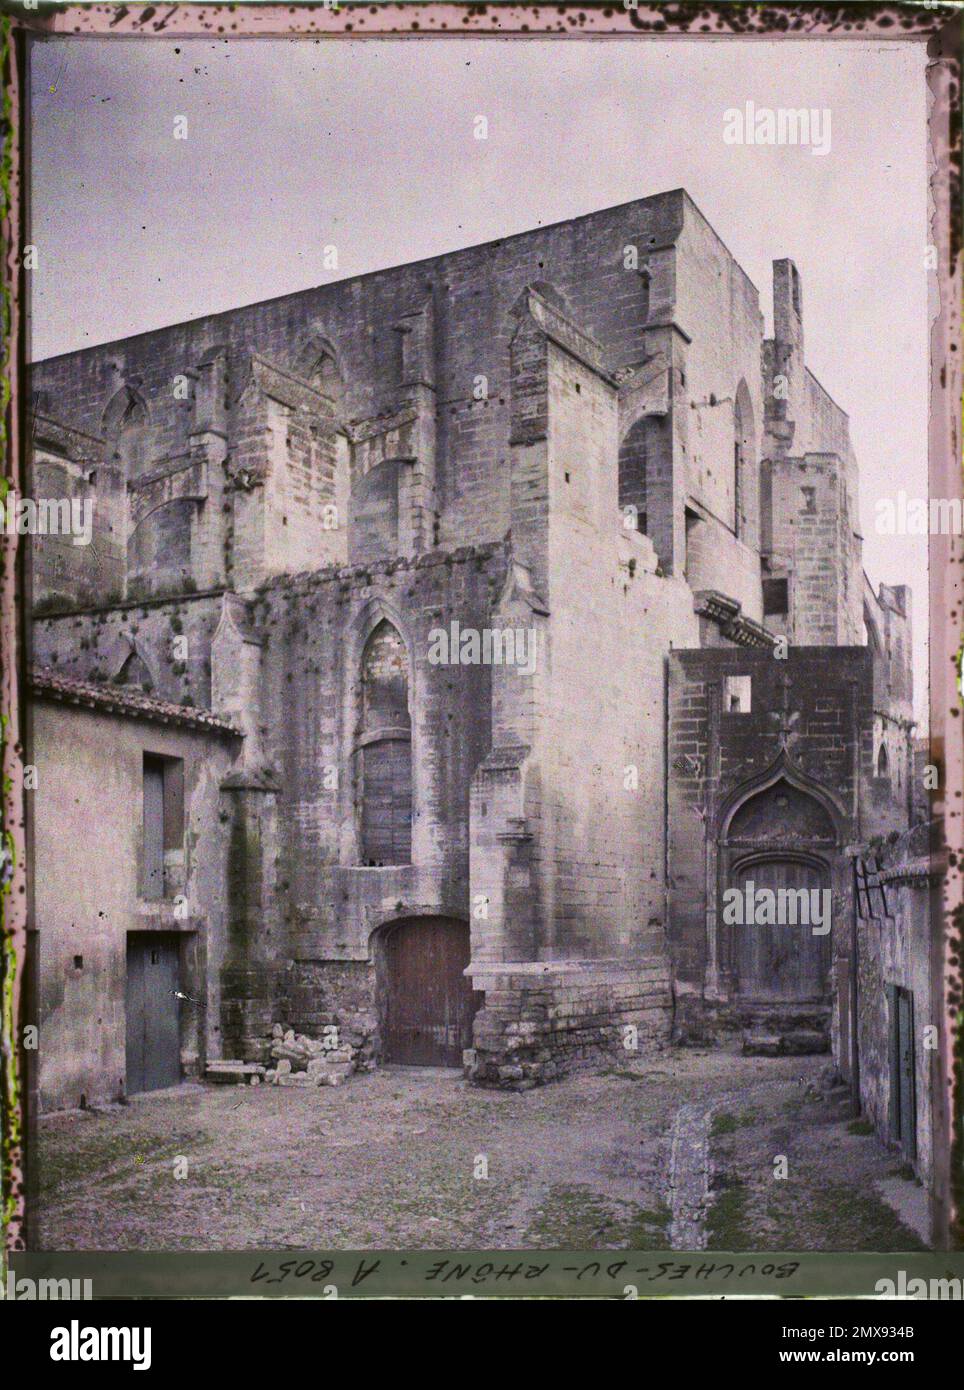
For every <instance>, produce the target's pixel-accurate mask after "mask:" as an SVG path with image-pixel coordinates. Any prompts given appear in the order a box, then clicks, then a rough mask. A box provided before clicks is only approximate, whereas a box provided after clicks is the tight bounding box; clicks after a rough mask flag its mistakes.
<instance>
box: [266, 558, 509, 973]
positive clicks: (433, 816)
mask: <svg viewBox="0 0 964 1390" xmlns="http://www.w3.org/2000/svg"><path fill="white" fill-rule="evenodd" d="M505 564H506V561H505V556H504V553H503V548H502V547H501V546H490V547H482V548H477V549H469V548H466V549H463V550H461V551H458V552H455V553H454V554H449V555H446V554H440V553H436V554H433V555H430V556H423V557H422V558H420V559H418V560H413V561H410V562H409V561H403V560H393V561H389V562H384V561H383V562H381V563H379V564H374V565H372V566H371V567H370V568H365V567H361V566H359V567H351V568H348V569H344V570H338V571H321V572H319V573H317V574H313V575H305V576H301V577H300V578H299V579H298V580H297V581H296V582H294V583H291V582H284V583H273V584H269V585H267V586H265V587H264V589H263V590H262V591H261V593H260V594H259V596H258V598H257V600H256V601H255V602H254V603H253V605H252V617H253V623H254V626H255V628H256V630H257V631H258V632H259V633H260V634H261V637H262V640H263V643H264V648H263V656H262V663H263V669H262V677H261V691H262V703H261V708H260V722H261V724H262V726H263V730H264V733H263V739H264V750H265V758H266V762H267V764H268V766H269V767H270V769H271V770H272V772H273V773H274V774H275V776H276V782H277V785H278V787H279V789H280V791H279V811H278V814H279V817H280V820H281V823H282V824H283V825H284V828H285V833H284V845H283V850H282V855H283V863H282V869H281V878H282V883H283V900H284V906H283V909H282V910H283V913H284V919H283V922H282V923H278V924H277V925H278V929H279V930H280V931H282V933H283V935H282V938H281V940H280V941H279V943H278V948H277V949H278V951H279V953H281V952H283V953H285V954H287V955H289V956H290V957H292V958H293V959H295V960H306V961H311V960H357V961H367V960H368V959H369V958H370V937H371V933H372V932H373V931H374V930H375V929H376V928H377V927H379V926H381V925H382V924H383V923H385V922H386V921H389V920H392V919H394V918H398V917H403V916H417V915H419V914H432V913H438V914H442V915H456V916H461V917H463V918H464V917H466V916H467V915H468V906H469V903H468V853H469V850H468V801H469V784H470V781H471V778H472V774H473V772H474V770H475V767H476V766H477V765H478V763H479V762H481V761H482V759H483V758H484V756H485V754H486V753H487V752H488V749H489V743H490V737H491V733H490V723H489V718H488V711H489V709H490V701H491V697H490V687H491V668H489V667H487V666H484V665H481V664H479V665H462V664H447V665H443V664H433V662H432V661H430V659H429V653H430V650H431V647H432V643H431V638H430V634H431V633H432V631H433V630H436V629H444V630H446V631H449V630H450V627H451V624H452V623H453V622H458V623H459V624H460V627H461V628H463V629H464V628H475V629H479V630H481V629H483V628H485V627H486V626H487V625H488V622H489V615H490V612H491V608H492V605H493V603H494V596H495V595H497V594H498V592H499V590H500V588H501V585H502V582H503V579H504V575H505ZM385 618H387V620H388V621H389V622H391V623H392V624H393V625H394V626H395V627H396V628H397V630H398V632H399V633H400V635H401V637H402V640H403V642H404V643H405V646H406V650H407V657H408V677H409V702H410V710H411V732H412V768H413V779H414V780H413V811H412V862H411V864H408V865H400V866H395V867H384V868H368V867H364V866H363V865H362V863H361V853H360V841H359V821H358V814H359V806H358V797H357V787H356V785H355V778H354V769H355V763H356V750H357V744H356V736H357V732H358V721H359V708H358V700H359V693H360V679H361V656H362V651H363V648H364V645H365V641H366V640H367V637H368V636H369V634H370V632H371V631H372V630H373V629H374V628H375V626H377V624H378V623H379V622H380V621H381V620H382V619H385ZM282 942H283V946H282Z"/></svg>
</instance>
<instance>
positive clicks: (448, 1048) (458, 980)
mask: <svg viewBox="0 0 964 1390" xmlns="http://www.w3.org/2000/svg"><path fill="white" fill-rule="evenodd" d="M468 963H469V929H468V926H466V925H465V924H464V923H462V922H454V921H451V920H449V919H447V918H444V917H427V918H422V919H419V920H414V921H410V922H399V923H398V924H397V925H395V926H393V927H391V928H390V929H389V930H388V932H387V933H386V935H385V937H384V943H383V952H382V961H381V972H382V982H381V994H382V1045H383V1049H384V1055H385V1060H386V1061H387V1062H400V1063H404V1064H405V1065H408V1066H423V1067H458V1066H461V1065H462V1052H463V1050H464V1049H465V1048H468V1047H471V1046H472V1019H473V1018H474V1016H475V1011H476V1009H477V1008H478V1003H479V998H480V996H479V995H478V994H477V993H475V992H474V991H473V990H472V986H471V984H470V982H469V980H468V979H467V978H466V977H465V975H464V974H463V972H464V970H465V967H466V966H467V965H468Z"/></svg>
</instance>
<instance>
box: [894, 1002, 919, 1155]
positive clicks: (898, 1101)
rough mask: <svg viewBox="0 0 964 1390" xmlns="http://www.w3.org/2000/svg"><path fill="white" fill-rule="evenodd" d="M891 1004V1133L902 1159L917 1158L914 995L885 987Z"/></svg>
mask: <svg viewBox="0 0 964 1390" xmlns="http://www.w3.org/2000/svg"><path fill="white" fill-rule="evenodd" d="M887 995H888V999H889V1003H890V1030H891V1032H890V1134H891V1138H892V1139H893V1140H894V1141H895V1142H896V1143H898V1144H899V1145H900V1148H901V1153H902V1154H903V1157H904V1158H905V1159H906V1160H907V1161H908V1162H909V1163H912V1162H913V1161H914V1159H915V1158H916V1157H917V1093H916V1086H915V1066H914V996H913V994H912V993H911V992H910V990H908V989H902V988H901V987H900V986H899V985H888V986H887Z"/></svg>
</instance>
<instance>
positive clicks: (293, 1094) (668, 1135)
mask: <svg viewBox="0 0 964 1390" xmlns="http://www.w3.org/2000/svg"><path fill="white" fill-rule="evenodd" d="M825 1070H826V1059H825V1058H806V1059H793V1058H767V1059H761V1058H749V1057H742V1056H740V1055H737V1054H736V1053H733V1052H724V1051H710V1052H700V1051H697V1050H689V1049H687V1050H678V1049H673V1050H670V1051H666V1052H663V1053H661V1054H660V1055H658V1056H657V1057H655V1058H653V1059H649V1060H648V1061H647V1062H646V1063H637V1064H635V1065H627V1066H626V1067H625V1068H613V1069H612V1070H610V1071H608V1072H606V1073H604V1074H602V1075H581V1076H577V1077H572V1078H569V1079H567V1080H565V1081H563V1082H560V1083H557V1084H555V1085H552V1086H547V1087H545V1088H543V1089H539V1090H536V1091H530V1092H528V1093H526V1094H523V1095H515V1094H511V1093H505V1092H496V1091H480V1090H475V1089H473V1088H470V1087H469V1086H467V1085H466V1083H465V1082H464V1081H463V1080H462V1078H461V1077H460V1075H459V1074H458V1073H457V1072H444V1071H431V1070H427V1069H426V1070H422V1069H411V1068H386V1069H384V1070H382V1071H380V1072H376V1073H374V1074H373V1075H370V1076H364V1077H356V1078H354V1079H353V1080H352V1081H351V1082H350V1083H349V1084H348V1085H346V1086H344V1087H340V1088H326V1089H321V1090H311V1091H306V1090H299V1089H294V1088H292V1089H285V1090H279V1089H277V1088H276V1087H265V1086H261V1087H256V1088H254V1089H249V1088H240V1087H234V1086H230V1087H215V1086H198V1085H191V1086H182V1087H179V1088H177V1089H176V1090H172V1091H164V1092H156V1093H154V1094H152V1095H147V1096H141V1097H137V1098H135V1099H134V1101H133V1102H132V1103H131V1104H130V1105H128V1106H118V1107H112V1108H110V1109H108V1110H105V1111H101V1112H97V1113H91V1112H83V1113H81V1112H71V1113H64V1114H59V1115H54V1116H50V1117H47V1118H45V1119H44V1120H43V1121H42V1122H41V1125H40V1171H39V1183H38V1190H37V1196H36V1198H35V1202H36V1206H35V1208H34V1209H35V1210H36V1211H39V1220H38V1222H37V1226H36V1227H35V1236H34V1244H35V1245H37V1246H39V1247H40V1248H43V1249H48V1250H69V1249H94V1250H161V1249H169V1250H206V1249H222V1250H226V1249H282V1248H297V1249H303V1248H313V1249H324V1248H346V1249H365V1248H367V1249H371V1248H389V1249H391V1248H406V1247H407V1248H410V1249H411V1248H440V1249H446V1248H448V1249H452V1248H473V1247H474V1248H482V1249H493V1248H494V1249H512V1248H515V1249H537V1248H570V1249H574V1248H575V1249H587V1248H594V1247H599V1248H633V1249H655V1248H668V1247H670V1245H671V1242H672V1241H673V1238H674V1234H675V1233H679V1236H678V1239H677V1240H676V1243H677V1244H679V1243H680V1241H682V1240H683V1237H684V1236H685V1244H686V1245H687V1246H688V1247H689V1248H692V1246H693V1244H699V1245H702V1246H705V1247H707V1248H710V1249H730V1250H734V1249H741V1248H742V1249H754V1248H756V1249H773V1250H781V1249H782V1250H792V1249H877V1250H898V1249H917V1248H920V1242H919V1240H918V1238H917V1237H916V1236H914V1235H913V1233H912V1232H910V1231H909V1230H907V1228H905V1227H904V1226H902V1225H901V1224H900V1222H899V1221H898V1219H897V1218H896V1216H895V1215H894V1214H893V1212H892V1210H891V1208H890V1207H889V1206H888V1205H887V1204H886V1203H885V1202H884V1201H883V1200H882V1199H881V1197H880V1195H879V1192H878V1184H880V1183H882V1182H884V1181H885V1180H887V1179H890V1180H891V1185H892V1183H893V1179H894V1177H895V1175H896V1174H897V1173H898V1171H899V1165H898V1163H897V1161H896V1160H895V1159H894V1157H893V1156H892V1155H890V1154H888V1153H886V1152H885V1151H884V1150H883V1149H881V1148H880V1147H879V1146H878V1144H877V1142H876V1140H875V1139H874V1138H873V1137H872V1136H868V1135H866V1134H864V1133H862V1132H860V1131H861V1130H862V1129H863V1128H864V1126H862V1125H860V1124H859V1123H857V1124H854V1123H853V1122H852V1121H850V1120H849V1118H848V1113H847V1111H846V1108H845V1106H844V1104H843V1103H842V1096H841V1095H840V1094H837V1093H830V1094H824V1093H822V1092H821V1091H820V1088H819V1086H816V1087H815V1084H814V1083H815V1081H816V1079H817V1078H818V1077H819V1076H820V1075H821V1073H824V1072H825ZM684 1107H685V1111H684ZM681 1115H682V1119H681ZM701 1117H703V1118H702V1119H701ZM700 1123H705V1127H706V1128H705V1137H704V1138H703V1139H701V1137H700V1134H699V1125H700ZM691 1153H692V1154H694V1155H696V1157H694V1158H693V1159H692V1160H691V1159H690V1158H689V1157H688V1155H689V1154H691ZM779 1154H784V1155H786V1157H787V1162H788V1177H787V1178H786V1179H785V1180H775V1179H774V1177H773V1173H774V1156H775V1155H779ZM179 1158H185V1159H186V1160H187V1176H186V1177H182V1178H177V1177H175V1176H174V1173H175V1164H176V1161H177V1160H178V1159H179ZM688 1164H691V1165H692V1164H695V1165H697V1166H698V1165H700V1164H702V1165H703V1166H704V1168H705V1171H702V1172H699V1171H695V1170H691V1168H690V1167H688V1166H687V1165H688ZM483 1165H484V1167H485V1168H487V1173H488V1176H487V1177H480V1176H476V1174H477V1173H480V1172H481V1171H483Z"/></svg>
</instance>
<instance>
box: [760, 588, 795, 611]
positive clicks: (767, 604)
mask: <svg viewBox="0 0 964 1390" xmlns="http://www.w3.org/2000/svg"><path fill="white" fill-rule="evenodd" d="M789 611H790V598H789V580H787V579H764V581H763V616H764V617H765V618H771V617H780V616H782V615H783V614H784V613H788V612H789Z"/></svg>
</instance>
